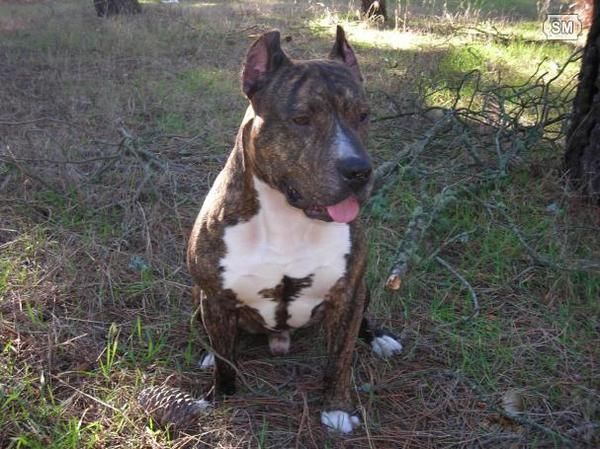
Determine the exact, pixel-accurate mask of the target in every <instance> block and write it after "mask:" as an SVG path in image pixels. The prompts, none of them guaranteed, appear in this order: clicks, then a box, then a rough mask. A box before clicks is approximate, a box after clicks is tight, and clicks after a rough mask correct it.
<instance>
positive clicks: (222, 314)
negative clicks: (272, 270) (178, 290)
mask: <svg viewBox="0 0 600 449" xmlns="http://www.w3.org/2000/svg"><path fill="white" fill-rule="evenodd" d="M193 292H194V296H195V297H196V298H195V299H196V300H198V299H199V300H200V304H201V312H202V324H203V325H204V329H205V331H206V333H207V334H208V337H209V339H210V344H211V346H212V349H213V350H214V364H215V371H214V386H215V390H214V393H215V396H216V397H220V396H223V395H232V394H234V393H235V374H236V370H235V368H234V366H235V347H236V340H237V334H238V327H237V311H236V309H235V305H234V304H233V300H232V299H231V298H228V297H227V295H219V294H210V293H208V294H207V295H205V294H204V293H203V292H201V291H200V287H197V286H196V287H194V289H193ZM209 295H210V296H209Z"/></svg>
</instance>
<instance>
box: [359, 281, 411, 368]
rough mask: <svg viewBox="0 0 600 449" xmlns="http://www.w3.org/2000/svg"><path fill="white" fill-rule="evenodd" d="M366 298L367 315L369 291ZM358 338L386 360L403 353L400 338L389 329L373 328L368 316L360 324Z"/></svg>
mask: <svg viewBox="0 0 600 449" xmlns="http://www.w3.org/2000/svg"><path fill="white" fill-rule="evenodd" d="M366 297H367V298H366V301H365V313H366V311H367V307H368V306H369V302H370V300H371V298H370V294H369V291H368V289H367V293H366ZM358 338H360V339H361V340H362V341H364V342H365V343H366V344H368V345H369V346H371V349H372V350H373V352H374V353H375V354H377V355H378V356H379V357H382V358H385V359H387V358H390V357H393V356H395V355H397V354H400V353H401V352H402V343H400V338H399V337H398V336H396V335H394V334H393V333H391V332H390V331H388V330H387V329H384V328H373V327H372V326H371V323H369V320H368V318H367V317H366V316H363V319H362V322H361V323H360V330H359V332H358Z"/></svg>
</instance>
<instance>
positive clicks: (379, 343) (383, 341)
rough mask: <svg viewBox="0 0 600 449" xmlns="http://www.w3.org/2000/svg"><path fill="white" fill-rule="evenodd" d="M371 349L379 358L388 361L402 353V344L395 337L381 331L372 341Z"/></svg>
mask: <svg viewBox="0 0 600 449" xmlns="http://www.w3.org/2000/svg"><path fill="white" fill-rule="evenodd" d="M371 348H372V349H373V352H374V353H375V354H377V355H378V356H379V357H382V358H384V359H387V358H390V357H392V356H394V355H396V354H400V353H401V352H402V343H400V339H399V338H398V337H396V336H395V335H393V334H391V333H389V332H386V331H380V332H378V333H377V334H375V337H374V338H373V340H372V341H371Z"/></svg>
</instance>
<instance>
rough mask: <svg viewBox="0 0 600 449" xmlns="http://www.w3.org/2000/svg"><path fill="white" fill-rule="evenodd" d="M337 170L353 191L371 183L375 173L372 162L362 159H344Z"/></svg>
mask: <svg viewBox="0 0 600 449" xmlns="http://www.w3.org/2000/svg"><path fill="white" fill-rule="evenodd" d="M337 169H338V171H339V172H340V174H341V175H342V177H343V178H344V181H346V183H348V185H349V186H350V188H351V189H353V190H358V189H360V188H362V187H364V186H365V185H366V184H367V183H368V182H369V178H370V177H371V172H372V171H373V168H372V167H371V162H370V161H369V160H368V159H365V158H361V157H349V158H346V159H342V160H340V161H339V162H338V165H337Z"/></svg>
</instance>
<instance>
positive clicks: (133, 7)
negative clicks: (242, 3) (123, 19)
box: [94, 0, 142, 17]
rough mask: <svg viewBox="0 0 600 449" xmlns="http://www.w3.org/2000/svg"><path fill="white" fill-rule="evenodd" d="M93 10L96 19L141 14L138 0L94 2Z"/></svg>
mask: <svg viewBox="0 0 600 449" xmlns="http://www.w3.org/2000/svg"><path fill="white" fill-rule="evenodd" d="M94 8H96V14H98V17H108V16H112V15H115V14H135V13H138V12H142V7H141V6H140V4H139V2H138V0H94Z"/></svg>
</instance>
